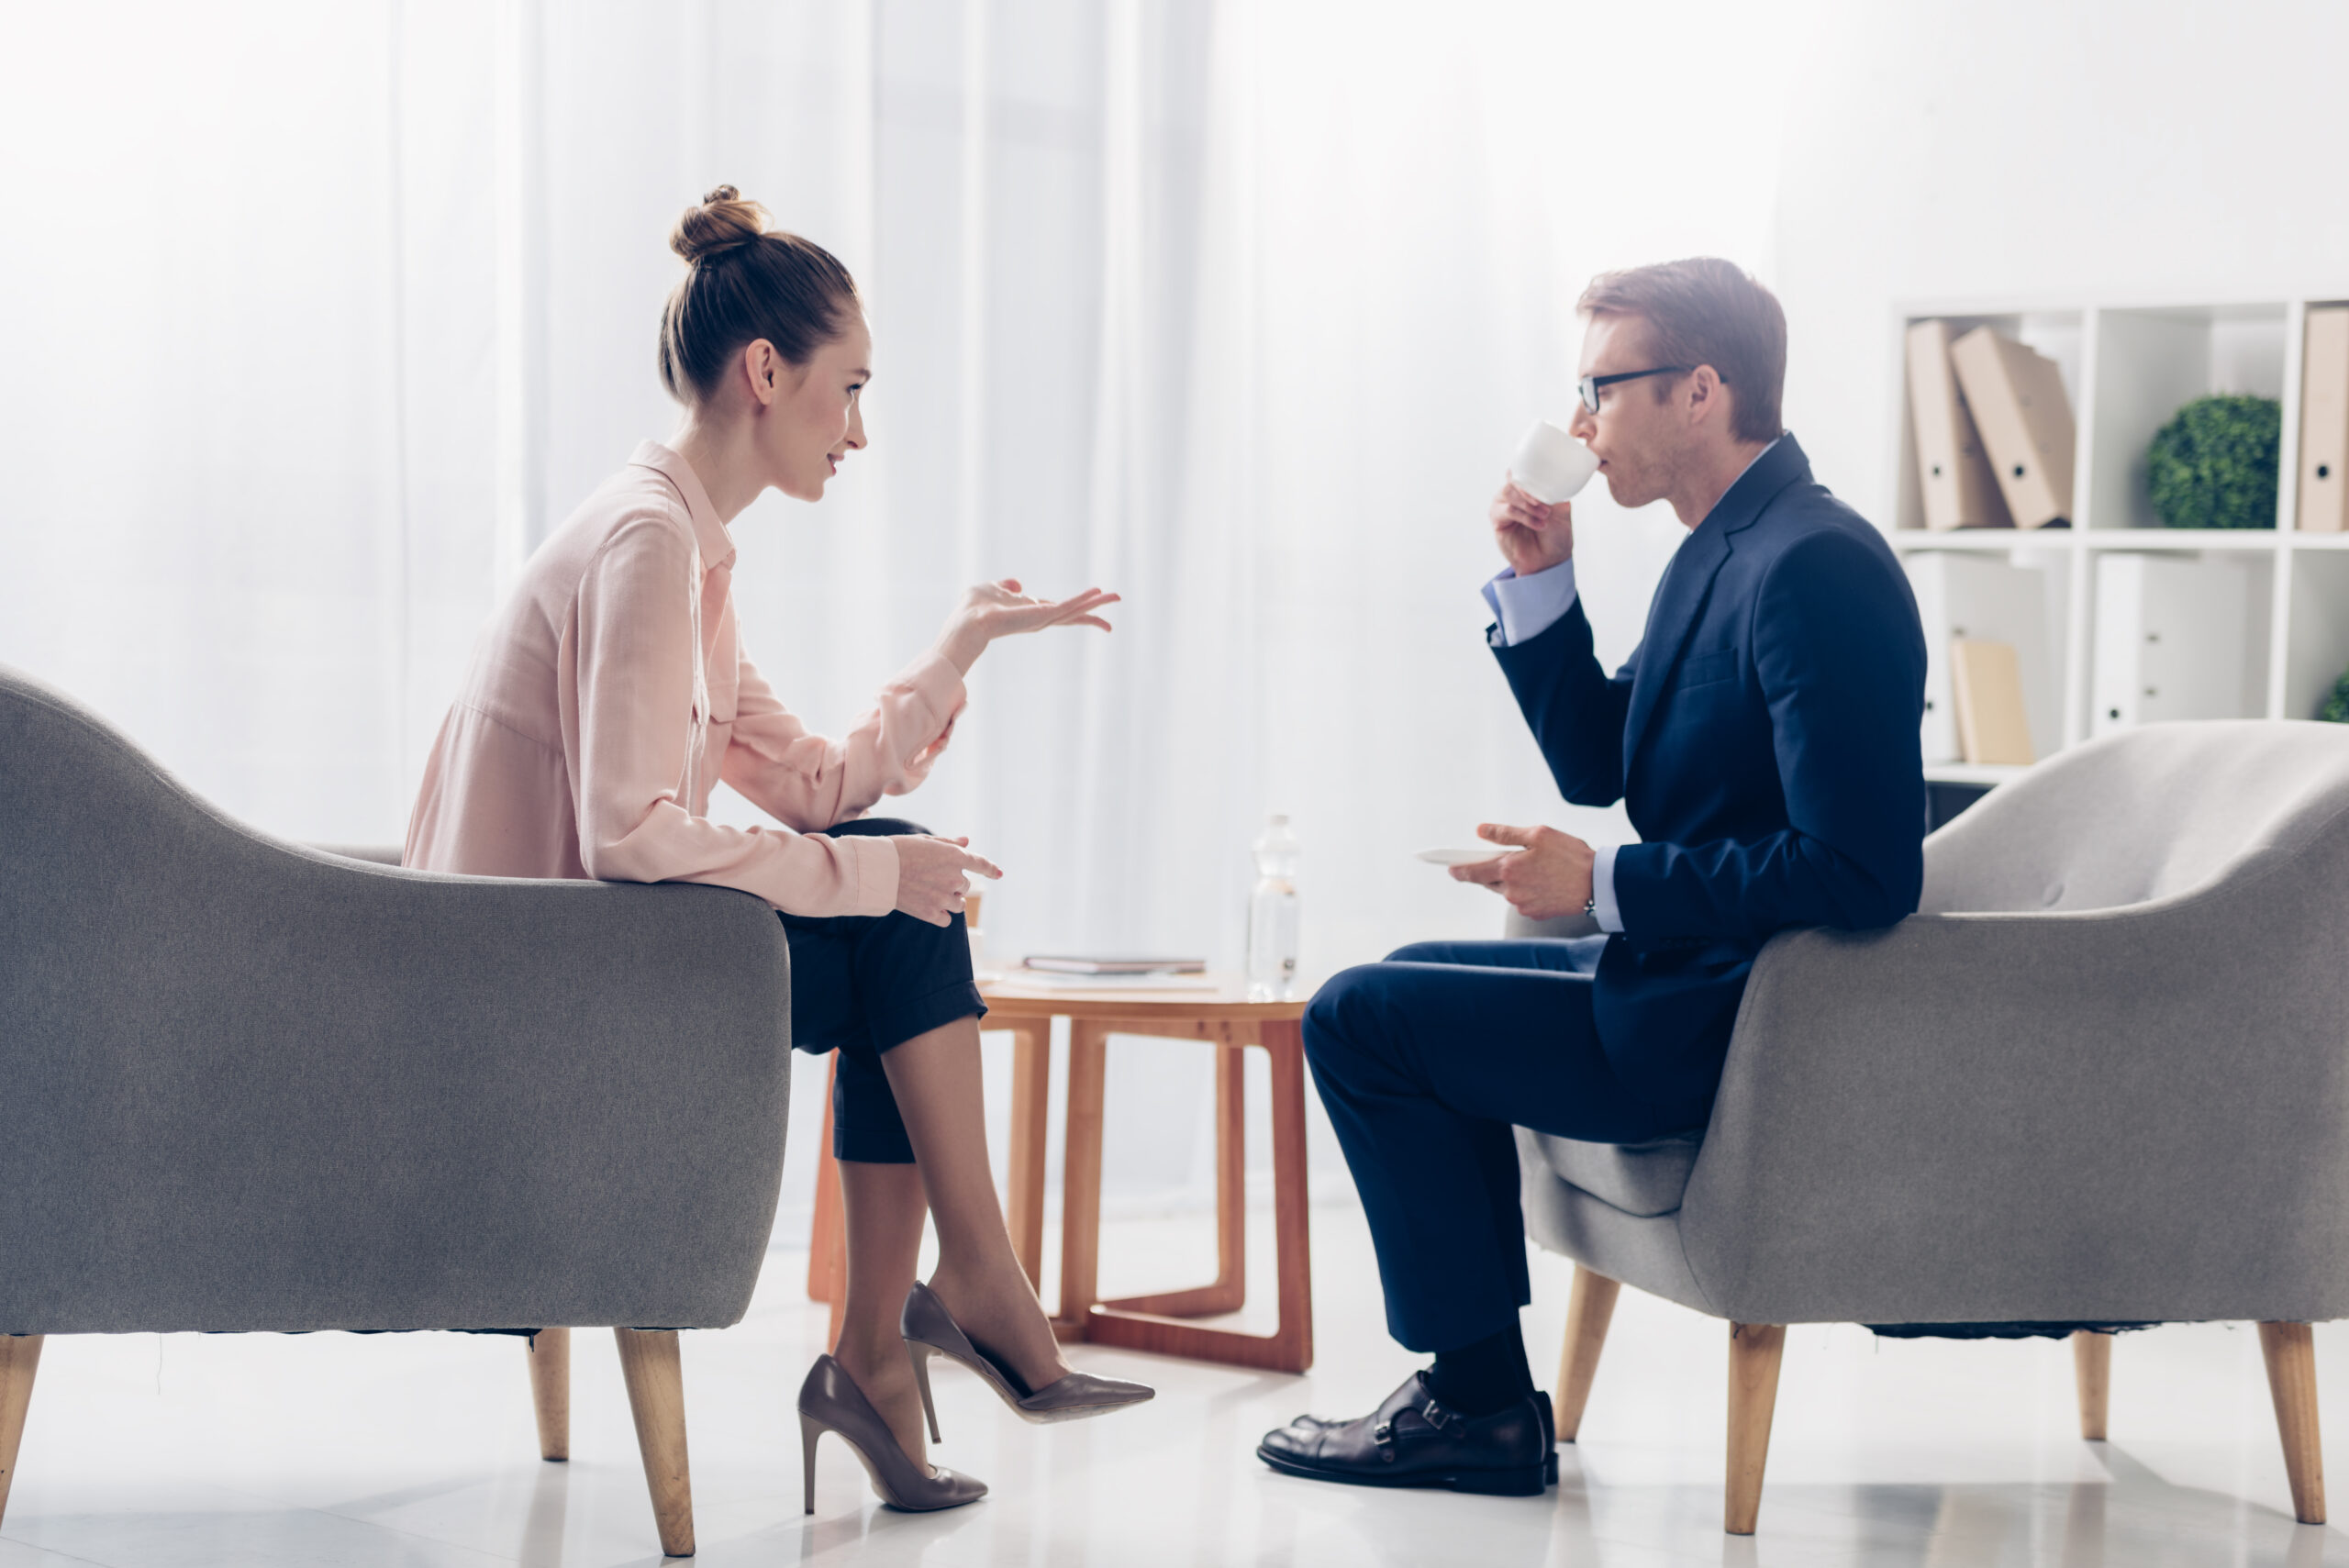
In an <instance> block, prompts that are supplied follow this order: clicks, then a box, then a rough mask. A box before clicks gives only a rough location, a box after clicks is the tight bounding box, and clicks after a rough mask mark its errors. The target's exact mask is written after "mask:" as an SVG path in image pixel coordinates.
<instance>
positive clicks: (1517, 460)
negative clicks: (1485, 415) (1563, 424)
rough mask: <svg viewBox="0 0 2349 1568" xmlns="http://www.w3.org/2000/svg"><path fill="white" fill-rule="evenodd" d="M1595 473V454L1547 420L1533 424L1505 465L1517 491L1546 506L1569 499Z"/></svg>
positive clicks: (1596, 467)
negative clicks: (1515, 452) (1513, 455)
mask: <svg viewBox="0 0 2349 1568" xmlns="http://www.w3.org/2000/svg"><path fill="white" fill-rule="evenodd" d="M1594 473H1598V454H1597V453H1595V452H1593V451H1592V450H1590V449H1589V448H1588V447H1586V446H1585V445H1583V444H1582V443H1581V442H1580V441H1578V440H1576V439H1574V438H1573V437H1572V436H1570V435H1568V434H1566V433H1565V432H1564V430H1561V429H1560V428H1558V427H1557V426H1555V425H1553V424H1552V423H1550V421H1548V420H1547V419H1536V420H1534V421H1533V428H1531V429H1530V430H1528V431H1526V432H1525V439H1523V440H1521V441H1520V442H1518V443H1517V455H1516V456H1515V457H1513V458H1511V459H1509V462H1508V476H1509V478H1510V479H1511V480H1513V481H1515V482H1516V484H1517V487H1518V488H1519V489H1520V490H1522V491H1524V492H1525V493H1526V494H1527V495H1531V496H1532V497H1533V498H1534V499H1535V500H1536V501H1539V502H1541V503H1542V505H1543V506H1556V505H1557V504H1558V503H1559V502H1561V501H1564V500H1568V499H1570V498H1571V497H1572V496H1573V495H1575V493H1576V492H1578V491H1579V490H1581V489H1582V487H1583V486H1584V485H1586V484H1589V483H1590V476H1591V475H1592V474H1594Z"/></svg>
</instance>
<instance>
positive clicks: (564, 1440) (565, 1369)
mask: <svg viewBox="0 0 2349 1568" xmlns="http://www.w3.org/2000/svg"><path fill="white" fill-rule="evenodd" d="M529 1351H530V1404H531V1405H532V1407H535V1408H536V1409H537V1411H538V1413H539V1457H540V1459H552V1460H564V1459H569V1458H570V1457H571V1330H570V1329H540V1330H539V1331H538V1332H537V1333H536V1334H533V1335H532V1336H531V1337H530V1341H529Z"/></svg>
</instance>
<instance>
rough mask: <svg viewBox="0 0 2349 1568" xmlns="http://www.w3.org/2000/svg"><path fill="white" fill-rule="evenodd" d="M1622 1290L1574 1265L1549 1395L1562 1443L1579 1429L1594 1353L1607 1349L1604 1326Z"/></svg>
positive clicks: (1611, 1317)
mask: <svg viewBox="0 0 2349 1568" xmlns="http://www.w3.org/2000/svg"><path fill="white" fill-rule="evenodd" d="M1622 1290H1623V1287H1622V1285H1620V1284H1618V1283H1617V1282H1615V1281H1614V1280H1611V1279H1609V1278H1608V1277H1607V1276H1606V1275H1605V1274H1602V1273H1593V1272H1592V1271H1590V1270H1589V1269H1586V1268H1584V1267H1583V1266H1582V1265H1581V1264H1580V1263H1576V1264H1575V1287H1574V1294H1573V1295H1571V1296H1568V1297H1567V1298H1566V1343H1565V1347H1564V1349H1563V1350H1562V1351H1559V1352H1558V1392H1557V1393H1555V1394H1554V1395H1552V1396H1551V1397H1550V1413H1551V1415H1552V1416H1553V1418H1555V1421H1554V1424H1555V1426H1556V1427H1557V1429H1558V1440H1559V1441H1560V1442H1562V1443H1570V1442H1572V1441H1574V1440H1575V1433H1577V1432H1579V1431H1581V1430H1582V1407H1584V1406H1585V1405H1586V1404H1588V1403H1589V1402H1590V1383H1591V1379H1593V1378H1595V1377H1597V1376H1598V1352H1599V1351H1603V1350H1605V1349H1606V1348H1607V1325H1608V1324H1609V1323H1610V1322H1612V1321H1614V1318H1615V1298H1616V1297H1617V1296H1620V1295H1621V1294H1622Z"/></svg>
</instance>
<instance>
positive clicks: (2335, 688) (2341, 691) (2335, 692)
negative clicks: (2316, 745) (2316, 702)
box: [2316, 673, 2349, 724]
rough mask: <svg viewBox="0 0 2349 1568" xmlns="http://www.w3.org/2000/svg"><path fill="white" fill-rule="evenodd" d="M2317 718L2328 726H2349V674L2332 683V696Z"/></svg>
mask: <svg viewBox="0 0 2349 1568" xmlns="http://www.w3.org/2000/svg"><path fill="white" fill-rule="evenodd" d="M2316 716H2317V717H2319V718H2321V719H2322V720H2324V722H2325V723H2327V724H2349V673H2344V674H2343V676H2342V677H2341V679H2339V680H2337V681H2335V682H2333V683H2332V695H2331V696H2328V697H2326V698H2325V699H2324V706H2322V707H2320V708H2318V709H2317V710H2316Z"/></svg>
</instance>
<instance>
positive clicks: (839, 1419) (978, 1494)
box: [799, 1355, 987, 1514]
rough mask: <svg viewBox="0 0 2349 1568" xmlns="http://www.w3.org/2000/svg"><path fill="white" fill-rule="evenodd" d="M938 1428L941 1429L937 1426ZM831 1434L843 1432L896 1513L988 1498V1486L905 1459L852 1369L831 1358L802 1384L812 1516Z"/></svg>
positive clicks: (804, 1460) (925, 1397)
mask: <svg viewBox="0 0 2349 1568" xmlns="http://www.w3.org/2000/svg"><path fill="white" fill-rule="evenodd" d="M929 1401H930V1395H929V1392H928V1391H927V1390H924V1392H923V1394H922V1402H923V1404H924V1405H925V1406H927V1405H928V1403H929ZM930 1424H931V1426H932V1428H933V1429H935V1427H936V1426H937V1423H936V1422H935V1421H932V1422H931V1423H930ZM826 1432H835V1433H838V1434H839V1436H840V1438H841V1441H843V1442H845V1443H847V1444H848V1446H849V1448H850V1449H851V1450H852V1451H854V1452H855V1454H856V1457H857V1458H858V1460H860V1461H861V1462H863V1465H864V1473H866V1474H867V1475H869V1476H871V1477H872V1478H873V1490H874V1492H875V1493H876V1494H878V1495H879V1496H880V1498H881V1500H882V1501H883V1502H885V1503H886V1504H888V1505H889V1506H890V1507H893V1508H903V1509H905V1510H906V1511H907V1512H908V1513H916V1514H928V1513H935V1512H937V1511H938V1510H939V1509H941V1508H959V1507H962V1506H963V1504H965V1503H975V1502H977V1501H978V1500H979V1499H980V1498H982V1497H984V1496H986V1495H987V1484H986V1483H985V1482H984V1481H980V1480H976V1479H974V1478H973V1477H971V1476H968V1475H957V1474H956V1473H954V1472H952V1471H951V1470H949V1469H947V1468H946V1467H945V1466H944V1465H942V1464H937V1465H932V1466H930V1473H929V1474H927V1475H925V1474H923V1473H922V1467H921V1466H920V1465H918V1464H916V1463H915V1462H913V1461H912V1460H911V1459H908V1458H907V1457H906V1451H905V1450H904V1449H903V1448H900V1447H899V1446H898V1444H897V1435H896V1433H895V1432H892V1431H891V1430H890V1429H889V1423H888V1422H886V1421H885V1420H883V1419H882V1418H881V1412H880V1411H878V1410H875V1409H874V1407H873V1401H872V1400H870V1399H867V1398H866V1397H865V1396H864V1390H863V1389H862V1388H859V1387H858V1386H857V1385H856V1379H854V1378H852V1377H851V1376H850V1375H849V1374H848V1368H846V1367H844V1366H842V1365H841V1363H840V1362H836V1361H834V1360H833V1359H832V1358H831V1357H830V1356H828V1355H824V1356H818V1357H817V1358H816V1364H815V1365H814V1366H811V1367H809V1368H808V1369H807V1382H805V1383H803V1384H801V1385H799V1453H800V1462H801V1465H802V1467H803V1469H804V1470H805V1471H806V1473H807V1511H808V1512H809V1513H811V1514H812V1513H814V1512H815V1511H816V1443H817V1440H818V1439H820V1438H822V1437H823V1435H824V1434H825V1433H826Z"/></svg>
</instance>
